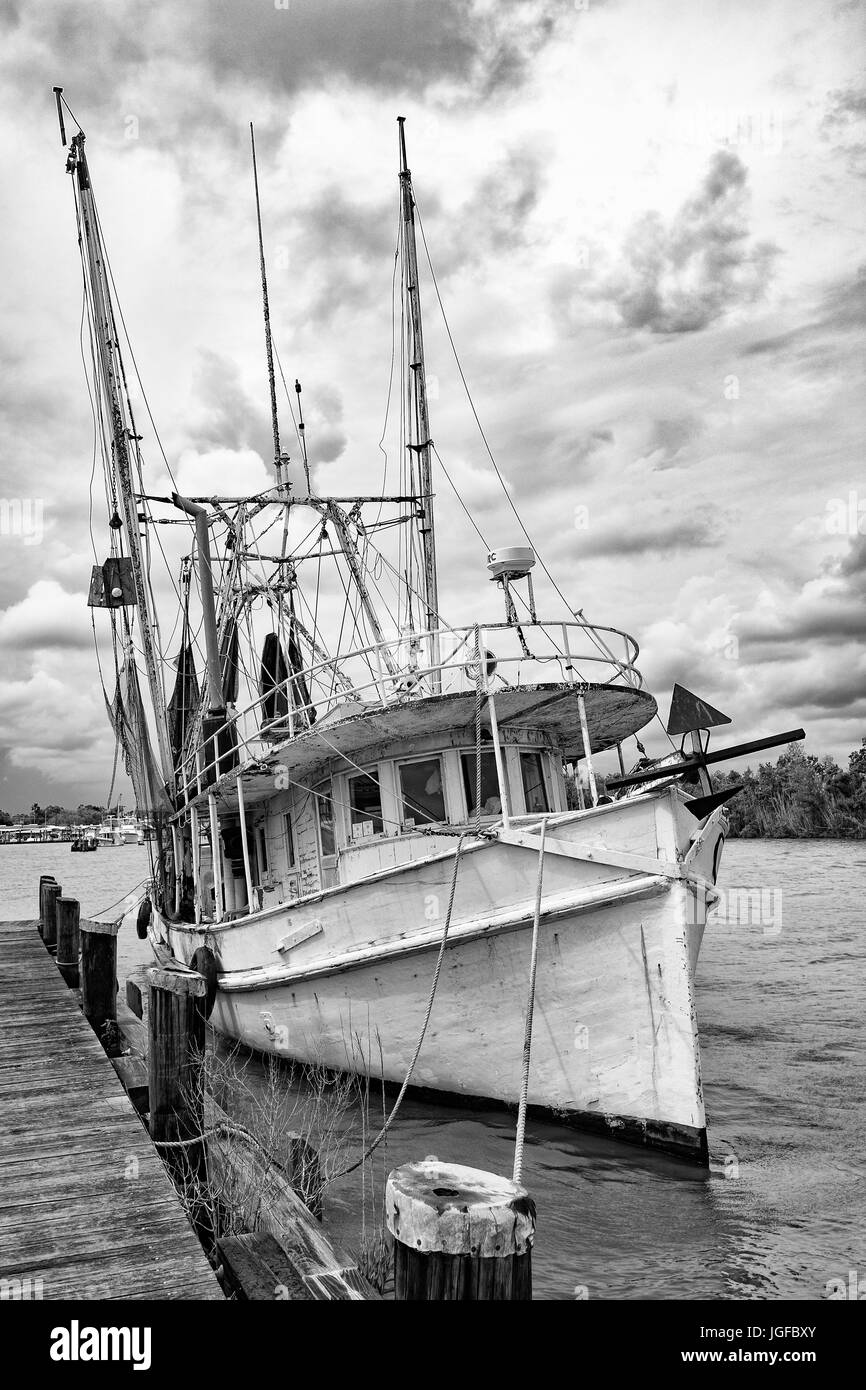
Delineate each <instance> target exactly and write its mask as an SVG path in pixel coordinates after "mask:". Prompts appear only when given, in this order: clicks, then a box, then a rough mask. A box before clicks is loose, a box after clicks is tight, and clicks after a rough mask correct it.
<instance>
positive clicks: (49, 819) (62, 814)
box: [0, 801, 118, 825]
mask: <svg viewBox="0 0 866 1390" xmlns="http://www.w3.org/2000/svg"><path fill="white" fill-rule="evenodd" d="M109 814H110V815H112V816H116V815H117V814H118V806H114V807H112V809H111V811H110V812H109V810H108V809H107V808H106V807H105V806H91V805H88V804H82V805H81V806H79V807H78V808H77V810H75V811H70V810H68V809H67V807H66V806H40V805H39V802H38V801H34V803H33V805H32V806H31V807H30V810H29V811H11V812H10V811H0V825H98V824H99V822H100V821H103V820H105V819H106V817H107V816H108V815H109Z"/></svg>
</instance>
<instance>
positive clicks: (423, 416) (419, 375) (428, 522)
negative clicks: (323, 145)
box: [397, 116, 441, 691]
mask: <svg viewBox="0 0 866 1390" xmlns="http://www.w3.org/2000/svg"><path fill="white" fill-rule="evenodd" d="M405 119H406V118H405V116H398V117H397V123H398V125H399V127H400V196H401V205H402V209H403V231H404V236H405V240H406V271H407V280H408V283H407V286H406V292H407V295H408V301H409V322H410V334H411V340H410V361H409V368H410V370H411V372H412V399H413V404H414V410H413V411H411V412H410V435H411V438H410V442H409V448H410V449H411V450H412V451H413V452H414V453H416V454H417V455H418V475H419V481H420V484H421V498H420V518H419V530H420V534H421V550H422V556H423V562H424V607H425V610H426V612H425V617H426V623H425V627H427V628H428V630H429V631H431V632H433V633H434V636H432V637H431V638H430V665H431V666H432V667H437V666H438V665H439V636H438V628H439V586H438V580H437V576H436V534H435V531H434V525H433V478H432V470H431V466H430V448H431V445H432V443H433V441H432V440H431V438H430V416H429V412H428V408H427V377H426V373H425V368H424V335H423V332H422V329H421V295H420V291H419V288H418V252H417V247H416V244H415V199H414V196H413V194H412V175H411V173H410V172H409V166H408V164H407V162H406V132H405V129H404V122H405ZM432 688H433V690H434V691H438V690H439V689H440V688H441V676H440V673H439V671H435V673H434V675H433V677H432Z"/></svg>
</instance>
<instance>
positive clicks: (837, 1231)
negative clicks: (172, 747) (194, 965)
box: [0, 840, 866, 1299]
mask: <svg viewBox="0 0 866 1390" xmlns="http://www.w3.org/2000/svg"><path fill="white" fill-rule="evenodd" d="M148 871H149V870H148V852H147V849H146V847H138V846H133V845H124V846H121V847H118V848H106V849H100V850H98V851H97V853H95V854H76V855H74V856H70V851H69V846H68V845H20V846H2V847H0V917H2V918H4V919H9V918H15V917H32V916H34V915H35V900H36V889H37V885H38V880H39V875H40V874H42V873H53V874H54V875H55V877H56V878H57V879H58V880H59V881H60V882H61V883H62V884H63V888H64V892H66V893H67V894H69V895H70V896H73V897H77V898H78V899H79V900H80V902H81V906H82V914H83V915H84V916H98V915H105V916H112V917H114V916H118V915H120V910H121V907H122V904H121V907H118V906H117V902H118V900H119V899H122V898H123V896H124V894H125V893H126V892H127V891H129V890H134V888H135V886H136V885H137V884H138V883H140V882H141V881H142V880H143V879H144V878H145V877H146V876H147V874H148ZM721 886H722V888H723V889H724V890H725V894H724V897H723V902H722V906H721V913H720V914H717V918H716V920H715V921H713V920H711V923H710V925H709V927H708V929H707V934H706V937H705V939H704V946H703V950H702V953H701V959H700V962H699V966H698V977H697V1006H698V1018H699V1022H700V1028H701V1039H702V1058H703V1076H704V1093H705V1099H706V1106H707V1114H708V1121H709V1136H710V1150H711V1154H712V1157H713V1165H712V1171H711V1172H710V1174H709V1175H707V1174H706V1173H705V1172H702V1171H700V1170H696V1169H694V1168H692V1167H690V1166H688V1165H686V1164H684V1163H680V1162H678V1161H676V1160H673V1159H668V1158H665V1157H661V1156H656V1155H650V1154H647V1153H645V1152H644V1151H643V1150H641V1149H635V1148H630V1147H627V1146H624V1145H619V1144H615V1143H613V1142H612V1141H608V1140H603V1139H599V1138H595V1137H588V1136H584V1135H580V1134H576V1133H574V1132H572V1131H571V1130H569V1129H567V1128H565V1127H562V1126H560V1125H556V1124H552V1123H543V1124H542V1123H538V1122H535V1121H532V1120H531V1121H530V1122H529V1125H528V1127H527V1136H526V1153H525V1159H524V1182H525V1184H526V1186H527V1187H528V1188H529V1191H530V1192H531V1194H532V1196H533V1197H534V1198H535V1201H536V1204H537V1207H538V1234H537V1241H536V1247H535V1253H534V1257H533V1282H534V1294H535V1297H536V1298H547V1299H572V1298H575V1297H581V1298H590V1299H594V1298H606V1299H653V1298H662V1299H711V1298H726V1299H773V1298H794V1299H816V1298H821V1297H823V1296H825V1289H826V1285H827V1283H828V1282H829V1281H830V1280H833V1279H842V1280H844V1281H846V1282H847V1281H849V1278H850V1273H851V1271H855V1272H856V1276H857V1278H858V1281H859V1287H860V1288H861V1289H866V1239H864V1231H866V1219H864V1218H866V1099H864V1075H866V1068H864V1064H866V1021H864V1003H863V1001H864V987H866V931H864V925H866V924H864V911H863V902H864V898H866V891H864V890H866V843H862V842H861V843H857V842H851V841H780V840H776V841H766V840H763V841H755V840H752V841H733V842H729V843H728V845H727V847H726V851H725V860H724V864H723V869H722V880H721ZM736 889H742V890H750V896H748V897H747V896H746V893H745V892H742V893H736V892H734V891H733V890H736ZM105 909H110V910H108V911H105ZM119 956H120V959H119V964H120V970H119V974H120V978H121V980H122V979H123V976H124V972H125V970H126V969H128V968H130V967H132V966H133V965H135V964H138V963H141V962H143V961H146V960H147V959H148V951H147V947H146V944H144V943H142V942H140V941H139V940H138V939H137V937H136V935H135V930H134V918H132V917H129V918H127V919H126V920H125V922H124V926H123V929H122V932H121V937H120V948H119ZM257 1068H258V1071H259V1073H261V1072H262V1068H261V1067H260V1064H259V1063H258V1062H255V1063H254V1064H253V1071H254V1074H255V1071H256V1069H257ZM378 1119H379V1111H376V1112H375V1113H374V1114H373V1115H372V1119H371V1122H372V1123H373V1124H374V1125H375V1124H376V1122H377V1120H378ZM0 1122H2V1117H0ZM358 1137H359V1138H360V1135H359V1136H358ZM513 1143H514V1117H513V1115H511V1114H510V1113H508V1112H503V1111H497V1110H491V1111H489V1112H488V1111H477V1112H471V1113H470V1112H467V1111H466V1110H463V1109H457V1108H451V1107H449V1106H445V1105H441V1106H440V1105H430V1104H427V1103H422V1102H420V1101H417V1100H414V1099H407V1100H406V1101H405V1102H404V1105H403V1108H402V1110H401V1112H400V1115H399V1116H398V1119H397V1121H396V1122H395V1125H394V1127H393V1129H392V1131H391V1133H390V1135H389V1136H388V1141H387V1152H386V1153H384V1154H381V1151H380V1155H381V1161H380V1162H378V1165H377V1170H376V1171H377V1175H378V1176H377V1187H376V1188H375V1190H374V1200H376V1201H378V1200H379V1199H380V1198H381V1179H382V1171H383V1167H384V1169H388V1168H391V1167H396V1166H397V1165H398V1164H401V1163H405V1162H409V1161H412V1160H414V1159H419V1158H423V1157H424V1156H425V1155H427V1154H431V1153H435V1154H436V1155H437V1157H438V1158H440V1159H442V1160H447V1161H451V1162H456V1163H466V1164H469V1165H471V1166H474V1167H478V1168H484V1169H488V1170H491V1171H495V1172H502V1173H510V1171H511V1163H512V1155H513ZM378 1158H379V1155H377V1159H378ZM364 1182H365V1184H366V1196H367V1212H368V1222H369V1220H370V1214H371V1212H372V1206H371V1201H370V1188H369V1178H368V1177H366V1178H365V1179H364ZM361 1183H362V1179H361V1177H360V1175H359V1174H356V1175H353V1177H350V1178H346V1179H344V1180H342V1181H341V1182H339V1183H337V1184H336V1185H335V1186H334V1187H333V1188H331V1189H330V1191H329V1193H328V1195H327V1197H326V1207H325V1210H326V1228H327V1229H328V1230H329V1232H330V1234H331V1235H332V1236H333V1238H334V1239H336V1240H338V1241H340V1242H342V1243H344V1244H346V1245H348V1246H357V1245H358V1243H359V1240H360V1234H361V1233H360V1222H359V1217H358V1212H359V1209H360V1206H361V1198H362V1187H361Z"/></svg>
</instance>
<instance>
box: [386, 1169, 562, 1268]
mask: <svg viewBox="0 0 866 1390" xmlns="http://www.w3.org/2000/svg"><path fill="white" fill-rule="evenodd" d="M385 1222H386V1224H387V1227H388V1230H389V1231H390V1233H391V1235H392V1236H393V1237H394V1239H395V1240H398V1241H399V1242H400V1243H401V1245H407V1246H410V1247H411V1248H412V1249H413V1250H420V1251H421V1252H423V1253H431V1252H433V1251H436V1252H439V1253H441V1254H445V1255H477V1256H480V1257H481V1258H482V1259H490V1258H504V1257H505V1256H508V1255H523V1254H525V1253H526V1251H527V1250H529V1249H531V1247H532V1242H533V1239H534V1236H535V1203H534V1202H533V1200H532V1198H531V1197H530V1195H529V1193H528V1192H527V1191H526V1188H525V1187H520V1186H519V1185H518V1184H517V1183H513V1182H511V1180H510V1179H509V1178H500V1177H498V1176H497V1175H496V1174H495V1173H485V1172H484V1171H483V1170H482V1169H480V1168H464V1167H463V1166H462V1165H461V1164H459V1163H440V1162H439V1160H438V1159H435V1158H425V1159H424V1161H423V1162H421V1163H407V1164H405V1166H404V1167H402V1168H396V1169H395V1170H394V1172H393V1173H391V1175H390V1176H389V1178H388V1184H387V1186H386V1188H385Z"/></svg>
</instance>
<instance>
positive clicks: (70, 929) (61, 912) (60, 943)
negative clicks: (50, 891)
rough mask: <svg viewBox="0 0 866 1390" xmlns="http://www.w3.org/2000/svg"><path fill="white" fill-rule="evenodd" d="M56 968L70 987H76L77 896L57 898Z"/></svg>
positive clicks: (77, 945)
mask: <svg viewBox="0 0 866 1390" xmlns="http://www.w3.org/2000/svg"><path fill="white" fill-rule="evenodd" d="M56 913H57V969H58V970H59V971H60V973H61V975H62V976H63V978H64V980H65V981H66V983H67V984H68V985H69V988H70V989H78V978H79V975H78V951H79V944H80V943H79V930H78V927H79V906H78V899H77V898H58V899H57V906H56Z"/></svg>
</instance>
